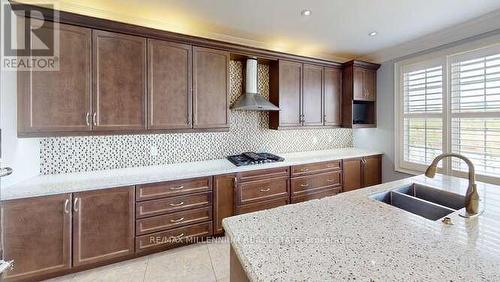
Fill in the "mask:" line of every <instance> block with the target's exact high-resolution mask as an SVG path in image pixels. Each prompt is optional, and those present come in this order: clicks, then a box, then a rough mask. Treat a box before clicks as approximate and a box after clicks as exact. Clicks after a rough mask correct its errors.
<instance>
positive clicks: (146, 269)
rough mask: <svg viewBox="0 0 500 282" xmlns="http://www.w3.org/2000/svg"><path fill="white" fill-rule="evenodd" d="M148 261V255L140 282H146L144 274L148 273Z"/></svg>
mask: <svg viewBox="0 0 500 282" xmlns="http://www.w3.org/2000/svg"><path fill="white" fill-rule="evenodd" d="M150 259H151V257H150V256H149V255H148V260H147V261H146V268H145V269H144V274H143V275H142V282H146V273H147V272H148V268H149V260H150Z"/></svg>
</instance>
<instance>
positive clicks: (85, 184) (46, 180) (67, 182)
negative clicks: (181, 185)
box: [0, 148, 379, 200]
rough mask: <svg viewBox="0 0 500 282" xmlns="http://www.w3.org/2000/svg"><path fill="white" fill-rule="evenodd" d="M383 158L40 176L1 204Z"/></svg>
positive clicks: (334, 153) (314, 154)
mask: <svg viewBox="0 0 500 282" xmlns="http://www.w3.org/2000/svg"><path fill="white" fill-rule="evenodd" d="M375 154H379V152H374V151H367V150H362V149H357V148H342V149H333V150H323V151H310V152H297V153H287V154H280V155H281V156H282V157H284V158H285V161H284V162H277V163H269V164H261V165H250V166H242V167H237V166H235V165H233V164H232V163H230V162H229V161H228V160H226V159H218V160H210V161H200V162H191V163H177V164H168V165H161V166H147V167H134V168H124V169H110V170H101V171H92V172H79V173H67V174H56V175H40V176H37V177H34V178H31V179H28V180H26V181H24V182H21V183H19V184H16V185H13V186H9V187H2V191H1V193H0V194H1V196H2V198H1V200H11V199H18V198H27V197H36V196H46V195H54V194H61V193H72V192H80V191H89V190H97V189H105V188H113V187H120V186H128V185H137V184H144V183H154V182H160V181H169V180H178V179H186V178H193V177H203V176H211V175H220V174H226V173H233V172H239V171H249V170H257V169H266V168H273V167H283V166H290V165H297V164H304V163H313V162H321V161H328V160H338V159H345V158H356V157H362V156H369V155H375Z"/></svg>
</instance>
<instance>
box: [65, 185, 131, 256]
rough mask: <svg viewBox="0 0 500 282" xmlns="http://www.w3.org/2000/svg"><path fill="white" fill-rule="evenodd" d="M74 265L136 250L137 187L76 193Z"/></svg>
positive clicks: (74, 203)
mask: <svg viewBox="0 0 500 282" xmlns="http://www.w3.org/2000/svg"><path fill="white" fill-rule="evenodd" d="M73 198H74V199H73V213H74V219H73V266H80V265H87V264H92V263H97V262H102V261H106V260H110V259H116V258H119V257H124V256H128V255H131V254H133V253H134V235H135V234H134V225H135V221H134V214H135V190H134V187H133V186H131V187H120V188H112V189H103V190H98V191H90V192H81V193H74V195H73Z"/></svg>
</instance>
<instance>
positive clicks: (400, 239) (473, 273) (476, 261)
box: [223, 175, 500, 281]
mask: <svg viewBox="0 0 500 282" xmlns="http://www.w3.org/2000/svg"><path fill="white" fill-rule="evenodd" d="M413 182H417V183H422V184H427V185H430V186H434V187H438V188H442V189H444V190H448V191H451V192H457V193H465V190H466V187H467V182H466V180H464V179H460V178H455V177H448V176H442V175H437V176H436V178H435V179H428V178H426V177H425V176H423V175H422V176H415V177H412V178H407V179H404V180H400V181H395V182H390V183H385V184H381V185H377V186H372V187H369V188H366V189H361V190H357V191H353V192H348V193H343V194H339V195H337V196H333V197H329V198H324V199H321V200H313V201H309V202H304V203H299V204H295V205H288V206H283V207H279V208H276V209H272V210H267V211H261V212H256V213H252V214H246V215H241V216H235V217H231V218H227V219H225V220H224V221H223V225H224V228H225V230H226V234H227V235H228V236H229V238H230V239H231V244H232V246H233V248H234V250H235V252H236V254H237V256H238V258H239V260H240V261H241V263H242V266H243V268H244V269H245V271H246V273H247V276H248V277H249V278H250V279H251V280H253V281H345V280H356V281H500V232H499V231H500V187H499V186H494V185H487V184H482V183H478V188H479V191H480V196H481V198H482V203H484V205H485V211H484V213H483V214H482V215H481V216H479V217H476V218H470V219H465V218H462V217H460V216H459V215H458V212H455V213H453V214H451V215H450V217H451V218H452V221H453V223H454V224H453V225H444V224H443V223H442V222H441V221H439V220H438V221H431V220H427V219H425V218H422V217H419V216H417V215H414V214H411V213H409V212H406V211H403V210H401V209H398V208H395V207H392V206H389V205H387V204H384V203H381V202H377V201H375V200H372V199H370V198H369V197H368V196H369V195H370V194H374V193H378V192H381V191H386V190H391V189H394V188H398V187H400V186H402V185H405V184H410V183H413Z"/></svg>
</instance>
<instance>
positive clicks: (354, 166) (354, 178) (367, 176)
mask: <svg viewBox="0 0 500 282" xmlns="http://www.w3.org/2000/svg"><path fill="white" fill-rule="evenodd" d="M343 172H344V177H343V178H344V186H343V189H342V192H348V191H352V190H356V189H359V188H363V187H369V186H373V185H377V184H380V183H382V155H374V156H368V157H363V158H354V159H349V160H344V161H343Z"/></svg>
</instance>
